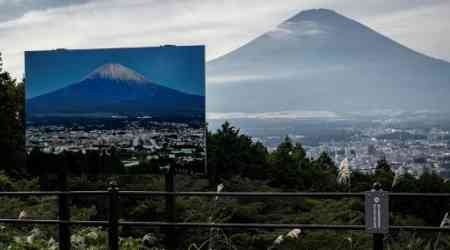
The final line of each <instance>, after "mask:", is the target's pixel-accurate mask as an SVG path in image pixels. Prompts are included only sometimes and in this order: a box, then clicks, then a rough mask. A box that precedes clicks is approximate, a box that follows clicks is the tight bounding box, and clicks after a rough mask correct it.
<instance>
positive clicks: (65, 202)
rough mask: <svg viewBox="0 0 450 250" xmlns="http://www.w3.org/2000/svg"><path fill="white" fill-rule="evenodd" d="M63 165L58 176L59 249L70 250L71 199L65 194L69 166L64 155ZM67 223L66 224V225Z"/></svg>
mask: <svg viewBox="0 0 450 250" xmlns="http://www.w3.org/2000/svg"><path fill="white" fill-rule="evenodd" d="M63 162H64V163H63V165H62V168H61V169H60V171H59V174H58V177H59V178H58V180H59V190H60V191H61V193H60V194H59V196H58V215H59V216H58V217H59V220H60V221H62V222H60V223H59V249H61V250H70V225H69V224H67V222H68V221H70V206H69V197H68V196H67V194H65V193H64V192H67V191H68V185H67V175H68V169H67V168H68V166H67V159H66V156H65V155H63ZM65 222H66V223H65Z"/></svg>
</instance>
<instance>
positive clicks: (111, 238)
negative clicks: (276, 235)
mask: <svg viewBox="0 0 450 250" xmlns="http://www.w3.org/2000/svg"><path fill="white" fill-rule="evenodd" d="M108 192H109V218H108V222H109V228H108V243H109V249H110V250H119V207H120V204H119V187H118V185H117V182H115V181H111V182H110V183H109V187H108Z"/></svg>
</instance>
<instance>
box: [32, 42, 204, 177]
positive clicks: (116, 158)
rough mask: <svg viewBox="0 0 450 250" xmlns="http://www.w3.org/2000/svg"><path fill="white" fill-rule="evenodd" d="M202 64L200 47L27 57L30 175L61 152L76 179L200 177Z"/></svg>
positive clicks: (66, 52) (37, 53)
mask: <svg viewBox="0 0 450 250" xmlns="http://www.w3.org/2000/svg"><path fill="white" fill-rule="evenodd" d="M204 60H205V59H204V47H203V46H171V45H168V46H161V47H147V48H119V49H91V50H67V49H57V50H51V51H27V52H26V53H25V70H26V79H27V87H26V91H25V92H26V150H27V152H28V153H29V154H30V157H29V163H30V164H31V165H33V166H32V168H33V169H34V170H35V171H43V169H42V168H43V167H42V166H39V162H42V160H39V158H42V157H43V156H42V155H59V154H61V153H63V152H64V153H67V154H68V155H69V156H70V157H72V158H73V160H70V161H69V163H68V164H69V168H70V169H71V172H75V173H83V174H84V173H85V172H87V174H104V173H110V174H128V173H147V172H151V171H152V169H153V170H155V171H156V170H157V169H158V168H159V166H161V165H163V164H168V163H170V164H173V165H176V166H177V167H178V168H180V169H183V170H184V171H188V172H189V171H196V172H198V171H203V169H204V158H205V77H204V75H205V73H204V72H205V69H204ZM47 157H48V156H47ZM48 165H52V164H46V166H45V168H48Z"/></svg>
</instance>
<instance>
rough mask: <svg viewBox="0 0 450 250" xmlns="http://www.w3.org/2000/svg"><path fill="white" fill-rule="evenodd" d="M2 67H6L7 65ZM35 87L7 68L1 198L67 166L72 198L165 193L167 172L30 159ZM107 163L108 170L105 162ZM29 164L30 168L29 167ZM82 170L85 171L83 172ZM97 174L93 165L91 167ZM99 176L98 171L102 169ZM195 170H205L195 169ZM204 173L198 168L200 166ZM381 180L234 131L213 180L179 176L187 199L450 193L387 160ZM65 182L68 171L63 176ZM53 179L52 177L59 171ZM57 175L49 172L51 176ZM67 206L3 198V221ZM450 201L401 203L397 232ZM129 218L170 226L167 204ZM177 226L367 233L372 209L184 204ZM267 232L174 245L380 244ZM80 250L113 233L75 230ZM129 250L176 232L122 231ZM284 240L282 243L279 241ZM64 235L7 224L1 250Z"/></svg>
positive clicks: (434, 179)
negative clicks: (28, 133)
mask: <svg viewBox="0 0 450 250" xmlns="http://www.w3.org/2000/svg"><path fill="white" fill-rule="evenodd" d="M0 62H1V59H0ZM24 82H25V80H17V79H13V78H12V77H11V76H10V74H9V73H8V72H5V71H3V70H2V68H1V64H0V150H1V154H0V155H1V161H0V191H23V190H41V189H42V188H43V185H44V184H45V182H48V181H49V180H48V179H46V180H45V181H43V180H42V178H43V174H42V169H51V167H50V168H49V167H48V165H52V166H53V167H55V166H60V165H61V162H66V165H65V166H67V167H68V169H69V175H70V183H71V185H72V186H71V188H72V189H76V190H80V189H87V190H106V188H107V182H108V181H110V180H111V179H114V180H116V181H117V182H118V183H119V187H120V188H121V189H125V190H126V189H133V187H135V186H136V185H137V184H139V185H140V186H139V187H140V188H141V189H145V190H153V191H156V190H164V176H163V174H162V173H161V171H160V169H159V164H162V163H161V162H154V163H150V164H149V165H144V166H140V167H139V168H138V169H135V170H133V171H129V170H125V169H124V168H123V166H121V164H120V161H119V160H118V159H117V158H116V157H115V156H114V154H112V155H110V156H109V157H108V158H104V159H102V158H101V157H103V156H101V155H95V154H93V155H90V156H87V157H88V158H89V159H86V161H87V162H99V161H101V162H102V163H103V165H102V166H108V168H107V171H106V172H107V174H105V169H91V168H89V167H88V168H87V169H82V168H81V167H80V166H83V164H81V163H79V161H80V159H79V156H77V155H71V154H64V155H60V156H59V157H60V158H58V159H55V158H51V157H49V156H45V155H43V154H40V153H39V152H31V154H29V155H28V156H27V154H26V153H25V149H24V143H25V142H24V140H25V139H24V127H25V125H24V115H25V114H24V86H25V83H24ZM100 159H102V160H100ZM27 161H28V164H27ZM77 162H78V163H77ZM87 166H89V164H87ZM92 166H95V164H93V165H92ZM193 167H195V166H193ZM197 167H198V166H197ZM373 168H374V171H373V173H371V174H367V173H361V172H357V171H351V172H348V173H346V172H343V171H342V170H339V169H338V167H337V166H336V165H335V164H334V162H333V160H332V159H331V158H330V157H329V156H328V155H327V154H326V153H322V154H321V155H320V157H318V158H316V159H310V158H307V157H306V153H305V150H304V148H303V146H302V145H301V144H299V143H293V142H292V141H291V140H290V138H289V137H286V138H285V139H284V141H283V142H282V143H281V144H280V145H278V147H277V148H276V150H274V151H273V152H269V151H268V149H267V148H266V147H265V146H264V145H263V144H261V143H258V142H253V141H252V139H251V137H249V136H247V135H245V134H242V133H240V130H239V128H236V127H233V125H232V124H230V123H228V122H226V123H224V124H223V125H222V127H221V128H220V129H218V130H217V131H209V132H208V135H207V169H208V172H207V174H206V175H198V174H190V173H186V172H183V173H181V172H180V173H178V174H177V175H176V177H175V182H176V189H177V190H178V191H216V190H217V186H218V185H223V191H227V192H238V191H251V192H283V191H289V192H296V191H313V192H364V191H368V190H370V189H371V188H372V185H373V183H375V182H378V183H380V184H381V186H382V188H383V189H384V190H388V191H392V192H443V193H450V183H448V182H447V181H446V180H444V179H443V178H442V177H440V176H438V175H437V174H435V173H433V172H425V173H424V174H423V175H421V176H420V177H415V176H412V175H409V174H403V175H401V176H396V174H395V173H394V171H393V170H392V169H391V167H390V164H389V162H387V161H386V160H385V159H380V160H379V161H378V163H377V165H376V166H373ZM53 170H54V171H55V172H56V171H58V169H53ZM49 172H51V171H49ZM46 173H47V172H46ZM105 203H106V201H105V200H102V198H99V197H92V198H85V199H82V198H76V199H75V198H74V199H72V200H71V206H72V214H71V216H72V218H73V219H79V220H95V219H104V218H105V216H106V210H105V205H104V204H105ZM56 204H57V201H56V198H52V197H42V198H38V197H30V198H23V197H21V198H18V197H0V218H17V217H18V216H19V217H20V216H21V215H23V216H24V217H26V218H33V219H37V218H46V219H52V218H53V219H55V218H57V207H56ZM448 208H449V199H446V198H445V199H431V198H419V199H418V198H414V199H411V198H409V199H407V198H395V199H392V200H391V204H390V211H391V215H390V223H391V224H392V225H427V226H439V225H440V224H441V222H442V219H443V216H444V214H445V213H446V212H447V211H448ZM121 218H122V219H126V220H144V221H162V220H164V218H165V204H164V199H163V198H158V197H156V198H146V199H144V198H136V197H128V198H123V199H121ZM176 219H177V221H180V222H216V223H218V222H227V223H299V224H309V223H311V224H319V223H325V224H361V225H363V224H364V203H363V200H362V199H358V198H341V199H314V198H298V199H292V198H289V199H279V198H278V199H276V198H271V199H256V198H228V197H220V198H212V199H211V198H206V197H179V198H177V200H176ZM289 231H291V230H279V229H277V230H262V229H246V230H244V229H240V230H238V229H227V230H219V229H213V230H208V229H187V230H181V229H180V230H177V232H176V233H175V234H174V235H170V237H171V238H172V239H173V241H175V242H177V244H178V247H179V249H209V248H210V247H211V248H212V249H371V246H372V242H371V235H369V234H366V233H365V232H363V231H332V230H322V231H314V230H302V233H301V234H297V232H298V231H291V232H290V233H289ZM72 232H73V236H72V239H71V240H72V244H73V247H74V249H107V247H106V242H107V239H106V233H105V230H104V228H101V227H98V228H95V227H91V228H82V227H73V228H72ZM120 235H121V241H120V245H121V249H164V248H165V242H164V240H163V239H164V238H166V237H167V235H166V232H165V231H164V230H162V229H161V230H160V229H149V228H129V227H122V228H121V229H120ZM277 239H278V240H277ZM384 240H385V243H386V245H387V246H388V247H389V248H388V249H392V250H397V249H430V250H431V249H450V243H449V240H450V238H449V237H448V234H446V233H443V234H438V233H429V232H428V233H427V232H425V233H423V232H402V231H393V232H390V234H389V235H386V237H385V239H384ZM57 241H58V239H57V229H56V227H54V226H33V225H21V226H18V225H16V226H14V225H7V224H3V225H2V224H0V249H57V244H56V242H57Z"/></svg>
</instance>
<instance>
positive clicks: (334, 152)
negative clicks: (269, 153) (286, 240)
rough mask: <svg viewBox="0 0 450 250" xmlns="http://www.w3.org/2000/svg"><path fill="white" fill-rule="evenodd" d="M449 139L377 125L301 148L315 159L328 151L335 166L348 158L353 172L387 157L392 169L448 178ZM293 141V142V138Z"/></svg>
mask: <svg viewBox="0 0 450 250" xmlns="http://www.w3.org/2000/svg"><path fill="white" fill-rule="evenodd" d="M273 137H274V136H267V137H258V138H255V139H254V140H255V141H260V142H263V143H266V142H273V139H274V138H273ZM291 138H292V137H291ZM448 138H449V131H446V130H442V129H438V128H433V129H429V130H425V129H396V128H386V127H384V126H380V127H368V128H361V129H358V130H355V131H354V133H353V136H352V137H351V139H350V140H343V141H332V140H330V141H321V142H319V143H318V145H315V146H311V145H304V147H305V150H306V153H307V157H310V158H318V157H319V155H320V153H322V152H323V151H325V152H327V153H328V154H329V156H330V157H331V158H332V159H333V160H334V161H335V163H336V166H339V164H340V163H341V162H342V161H343V160H344V159H348V162H349V165H350V168H351V169H352V170H359V171H362V172H371V171H373V170H374V168H375V166H376V164H377V161H378V160H380V159H382V158H386V160H387V161H388V162H389V164H390V165H391V166H392V167H393V168H394V170H395V169H398V168H402V169H404V170H405V171H406V172H408V173H410V174H412V175H414V176H419V175H421V174H422V173H423V172H424V171H434V172H436V173H438V174H440V175H442V176H444V177H449V176H450V144H449V139H448ZM292 139H294V141H295V138H292ZM280 141H281V137H280ZM300 141H301V140H300ZM272 149H273V148H272Z"/></svg>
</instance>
